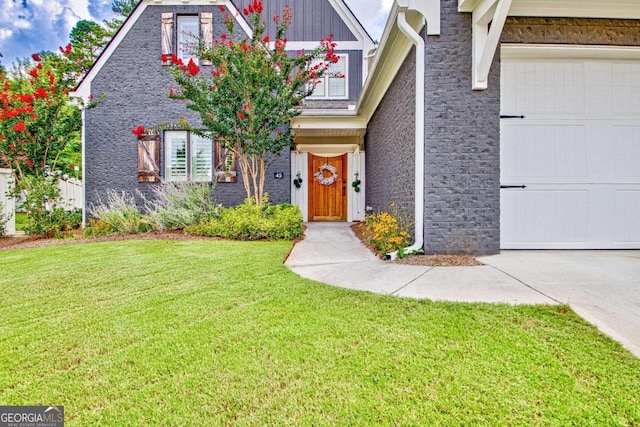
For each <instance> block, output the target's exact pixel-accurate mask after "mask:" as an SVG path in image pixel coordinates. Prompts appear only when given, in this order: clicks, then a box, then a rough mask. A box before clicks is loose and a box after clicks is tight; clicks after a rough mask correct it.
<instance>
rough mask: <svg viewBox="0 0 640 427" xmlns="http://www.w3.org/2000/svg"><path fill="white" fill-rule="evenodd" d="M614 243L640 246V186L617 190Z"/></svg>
mask: <svg viewBox="0 0 640 427" xmlns="http://www.w3.org/2000/svg"><path fill="white" fill-rule="evenodd" d="M614 212H615V219H614V221H613V227H614V236H615V237H614V243H615V244H617V245H629V244H633V245H634V246H635V247H640V216H639V213H640V188H638V189H635V190H618V191H616V192H615V210H614Z"/></svg>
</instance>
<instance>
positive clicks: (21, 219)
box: [15, 212, 27, 230]
mask: <svg viewBox="0 0 640 427" xmlns="http://www.w3.org/2000/svg"><path fill="white" fill-rule="evenodd" d="M15 215H16V230H24V227H26V225H27V214H26V213H25V212H16V213H15Z"/></svg>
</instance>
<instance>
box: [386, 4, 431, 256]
mask: <svg viewBox="0 0 640 427" xmlns="http://www.w3.org/2000/svg"><path fill="white" fill-rule="evenodd" d="M397 22H398V28H399V29H400V31H402V33H403V34H404V35H405V36H407V38H408V39H409V40H411V41H412V42H413V45H414V46H415V47H416V121H415V134H416V138H415V190H414V191H415V208H414V219H415V222H414V233H415V238H414V242H413V244H412V245H411V246H408V247H406V248H405V249H404V253H405V254H410V253H413V252H416V251H418V250H419V249H421V248H422V246H423V244H424V123H425V120H424V72H425V63H424V61H425V55H424V46H425V43H424V40H423V39H422V37H420V34H418V33H417V32H416V31H415V30H414V29H413V28H412V27H411V25H409V23H408V22H407V17H406V16H405V11H404V10H402V11H400V12H398V20H397ZM397 254H398V251H395V252H392V253H389V254H387V257H386V258H387V259H395V258H396V256H397Z"/></svg>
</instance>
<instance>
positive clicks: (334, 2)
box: [72, 0, 375, 102]
mask: <svg viewBox="0 0 640 427" xmlns="http://www.w3.org/2000/svg"><path fill="white" fill-rule="evenodd" d="M240 1H241V0H140V1H139V2H138V4H137V5H136V7H135V8H134V9H133V11H132V12H131V14H130V15H129V16H128V17H127V19H126V20H125V21H124V23H123V24H122V26H121V27H120V28H119V29H118V31H117V32H116V34H115V35H114V36H113V38H112V39H111V40H110V41H109V43H108V44H107V46H106V47H105V48H104V50H103V51H102V52H101V53H100V55H99V56H98V58H97V59H96V61H95V62H94V64H93V65H92V66H91V68H90V69H89V71H87V73H86V74H85V75H84V76H83V77H82V79H81V80H80V82H79V83H78V85H77V87H76V90H75V91H74V93H73V94H72V96H74V97H79V98H82V99H83V100H84V101H85V102H87V101H88V100H89V96H90V95H91V82H92V80H93V79H94V78H95V76H96V75H97V74H98V73H99V72H100V70H101V69H102V67H103V66H104V64H105V63H106V62H107V61H108V60H109V58H110V57H111V55H112V54H113V52H114V51H115V50H116V48H117V47H118V46H119V45H120V43H121V42H122V40H123V39H124V38H125V37H126V36H127V34H128V33H129V31H130V30H131V28H132V27H133V26H134V25H135V23H136V22H137V21H138V19H140V17H141V16H142V13H143V12H144V11H145V10H146V8H147V7H148V6H217V7H226V8H227V9H228V10H229V12H230V13H231V15H232V16H234V17H235V19H236V21H237V22H238V25H239V26H240V28H242V29H243V30H244V32H245V33H246V34H247V35H248V36H250V35H251V33H252V30H251V26H250V25H249V23H248V22H247V21H246V20H245V19H244V16H243V14H242V13H240V12H239V9H238V7H237V6H236V3H238V4H240V3H239V2H240ZM267 1H268V0H267ZM313 1H318V0H313ZM326 1H327V2H328V3H329V4H331V6H332V7H333V9H334V10H335V11H336V13H337V14H338V15H339V16H340V17H341V18H342V21H343V22H344V23H345V24H346V25H347V27H348V28H349V30H350V31H351V32H352V33H353V35H354V36H355V38H356V39H357V41H355V42H343V43H339V46H338V49H340V48H343V49H358V48H361V49H362V50H363V51H364V52H365V53H366V52H367V51H368V50H370V49H372V48H373V47H374V46H375V45H374V43H373V40H372V39H371V36H370V35H369V33H367V31H366V30H365V29H364V27H363V26H362V24H361V23H360V21H359V20H358V19H357V18H356V17H355V15H354V14H353V12H352V11H351V9H349V7H348V6H347V5H346V4H345V3H344V1H343V0H326ZM317 43H318V42H317V41H316V42H315V44H316V45H317ZM307 44H308V42H295V41H294V42H290V43H288V44H287V46H288V47H289V48H290V49H292V50H299V49H304V48H308V47H309V46H307ZM340 44H342V45H343V46H340ZM314 47H315V46H314ZM158 57H159V54H158Z"/></svg>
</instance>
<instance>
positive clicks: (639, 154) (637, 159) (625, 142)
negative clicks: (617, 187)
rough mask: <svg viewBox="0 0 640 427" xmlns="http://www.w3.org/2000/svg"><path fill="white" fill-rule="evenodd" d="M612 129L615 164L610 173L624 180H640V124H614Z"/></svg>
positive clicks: (612, 148) (612, 149)
mask: <svg viewBox="0 0 640 427" xmlns="http://www.w3.org/2000/svg"><path fill="white" fill-rule="evenodd" d="M611 130H612V131H611V139H612V143H611V144H610V145H611V151H612V153H613V158H614V164H613V170H611V171H610V175H611V176H612V177H616V178H619V179H620V181H622V182H624V181H627V182H628V180H629V179H632V180H634V181H636V182H638V181H640V125H637V126H630V125H621V126H612V127H611Z"/></svg>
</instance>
